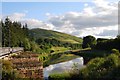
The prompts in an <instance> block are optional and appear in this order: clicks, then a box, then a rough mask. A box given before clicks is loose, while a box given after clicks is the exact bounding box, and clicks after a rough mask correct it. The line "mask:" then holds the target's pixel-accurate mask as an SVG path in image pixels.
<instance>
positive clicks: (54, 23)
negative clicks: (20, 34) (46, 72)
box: [9, 0, 118, 37]
mask: <svg viewBox="0 0 120 80" xmlns="http://www.w3.org/2000/svg"><path fill="white" fill-rule="evenodd" d="M92 3H93V5H92V6H91V5H89V4H88V3H85V4H84V8H83V9H82V10H81V11H80V12H75V11H70V12H66V13H64V14H61V15H52V14H51V13H46V14H45V15H46V16H47V18H48V20H47V21H46V22H43V21H40V20H37V19H28V18H27V19H25V16H26V14H25V13H14V14H12V15H9V16H10V18H11V20H16V21H21V22H22V23H23V24H24V23H27V24H28V26H29V28H30V29H32V28H43V29H48V30H55V31H59V32H64V33H68V34H72V35H75V36H78V37H83V36H87V35H94V36H95V37H115V36H116V35H117V30H118V28H117V27H118V25H117V24H118V19H117V17H118V5H117V3H114V2H112V3H111V2H108V1H107V0H93V1H92Z"/></svg>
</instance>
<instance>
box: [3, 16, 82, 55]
mask: <svg viewBox="0 0 120 80" xmlns="http://www.w3.org/2000/svg"><path fill="white" fill-rule="evenodd" d="M1 24H2V47H24V49H25V50H26V51H33V52H38V53H50V52H51V51H50V48H51V47H53V46H55V47H66V48H69V49H79V48H81V47H82V46H81V44H79V43H78V44H74V43H69V42H62V41H60V40H57V39H54V38H45V37H40V38H39V39H37V40H35V39H33V38H34V35H31V30H29V29H28V26H27V24H24V25H23V24H22V23H21V22H16V21H14V22H12V21H11V20H10V19H9V18H8V17H7V18H6V19H5V20H4V21H1Z"/></svg>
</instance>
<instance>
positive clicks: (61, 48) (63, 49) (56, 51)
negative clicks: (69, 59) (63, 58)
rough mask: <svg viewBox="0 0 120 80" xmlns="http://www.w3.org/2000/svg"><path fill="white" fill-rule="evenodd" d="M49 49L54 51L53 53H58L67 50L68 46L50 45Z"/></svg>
mask: <svg viewBox="0 0 120 80" xmlns="http://www.w3.org/2000/svg"><path fill="white" fill-rule="evenodd" d="M51 50H53V51H54V53H59V52H63V51H66V50H68V48H65V47H52V48H51Z"/></svg>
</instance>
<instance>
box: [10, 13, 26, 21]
mask: <svg viewBox="0 0 120 80" xmlns="http://www.w3.org/2000/svg"><path fill="white" fill-rule="evenodd" d="M8 16H9V18H10V19H11V20H12V21H20V20H22V19H24V17H25V16H26V14H25V13H13V14H11V15H8Z"/></svg>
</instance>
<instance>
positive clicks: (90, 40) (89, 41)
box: [82, 35, 96, 48]
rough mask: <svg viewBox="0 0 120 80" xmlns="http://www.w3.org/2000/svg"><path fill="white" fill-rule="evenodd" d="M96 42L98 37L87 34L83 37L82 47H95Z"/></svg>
mask: <svg viewBox="0 0 120 80" xmlns="http://www.w3.org/2000/svg"><path fill="white" fill-rule="evenodd" d="M95 44H96V38H95V37H93V36H91V35H89V36H86V37H84V38H83V44H82V47H83V48H89V47H91V48H93V47H94V46H95Z"/></svg>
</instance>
